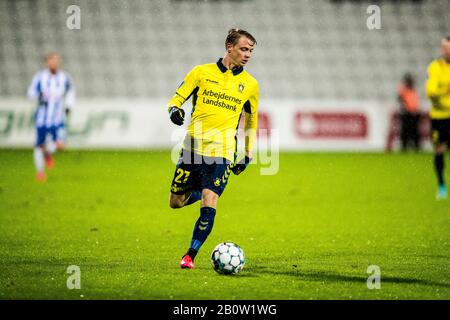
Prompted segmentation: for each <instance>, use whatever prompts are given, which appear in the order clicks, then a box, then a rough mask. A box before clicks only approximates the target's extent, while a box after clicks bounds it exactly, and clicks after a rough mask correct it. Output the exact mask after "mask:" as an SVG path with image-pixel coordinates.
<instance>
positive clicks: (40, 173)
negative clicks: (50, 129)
mask: <svg viewBox="0 0 450 320" xmlns="http://www.w3.org/2000/svg"><path fill="white" fill-rule="evenodd" d="M46 136H47V128H46V127H44V126H42V127H37V128H36V144H35V146H34V150H33V159H34V165H35V167H36V180H37V181H40V182H43V181H45V179H46V177H45V168H44V164H45V160H44V157H45V156H44V154H45V139H46Z"/></svg>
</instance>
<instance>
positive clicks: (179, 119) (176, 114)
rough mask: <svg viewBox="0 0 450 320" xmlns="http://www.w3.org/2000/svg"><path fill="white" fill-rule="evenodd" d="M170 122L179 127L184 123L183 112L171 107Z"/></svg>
mask: <svg viewBox="0 0 450 320" xmlns="http://www.w3.org/2000/svg"><path fill="white" fill-rule="evenodd" d="M169 116H170V120H171V121H172V122H173V123H175V124H176V125H177V126H181V125H182V124H183V122H184V110H183V109H181V108H177V107H171V108H170V110H169Z"/></svg>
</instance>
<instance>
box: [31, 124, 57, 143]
mask: <svg viewBox="0 0 450 320" xmlns="http://www.w3.org/2000/svg"><path fill="white" fill-rule="evenodd" d="M48 135H50V136H51V137H52V140H53V141H56V140H57V137H58V135H57V127H45V126H43V127H37V128H36V146H40V145H43V144H45V140H46V139H47V136H48Z"/></svg>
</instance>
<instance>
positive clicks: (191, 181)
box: [168, 29, 258, 269]
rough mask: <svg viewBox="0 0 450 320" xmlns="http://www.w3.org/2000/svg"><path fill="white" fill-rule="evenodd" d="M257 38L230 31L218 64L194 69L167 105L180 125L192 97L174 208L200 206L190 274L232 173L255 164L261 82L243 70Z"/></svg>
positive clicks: (185, 261) (188, 259)
mask: <svg viewBox="0 0 450 320" xmlns="http://www.w3.org/2000/svg"><path fill="white" fill-rule="evenodd" d="M255 45H256V40H255V38H254V37H253V36H252V35H251V34H250V33H248V32H247V31H245V30H241V29H231V30H230V31H229V32H228V35H227V38H226V40H225V49H226V53H225V55H224V57H223V58H220V59H219V60H218V61H217V62H216V63H209V64H204V65H198V66H196V67H194V68H193V69H192V70H191V71H190V72H189V73H188V74H187V76H186V77H185V79H184V81H183V82H182V83H181V85H180V86H179V87H178V89H177V90H176V92H175V95H174V96H173V97H172V99H171V100H170V101H169V103H168V109H169V115H170V119H171V121H172V122H173V123H174V124H176V125H182V124H183V122H184V115H185V112H184V110H183V109H182V108H181V107H182V105H183V103H184V102H186V100H188V99H189V98H190V97H192V105H193V106H192V111H191V122H190V123H189V126H188V129H187V134H186V138H185V140H184V143H183V148H182V150H181V154H180V158H179V161H178V163H177V165H176V168H175V174H174V177H173V180H172V185H171V189H170V191H171V193H170V207H171V208H174V209H176V208H182V207H184V206H186V205H190V204H192V203H195V202H196V201H198V200H201V208H200V217H199V218H198V220H197V222H196V223H195V226H194V231H193V235H192V240H191V243H190V247H189V250H188V251H187V252H186V254H185V255H184V256H183V257H182V259H181V263H180V264H181V268H189V269H192V268H193V267H194V258H195V256H196V254H197V252H198V251H199V249H200V247H201V246H202V244H203V243H204V242H205V240H206V238H207V237H208V235H209V234H210V233H211V230H212V227H213V224H214V217H215V215H216V207H217V201H218V198H219V197H220V196H221V194H222V193H223V191H224V189H225V186H226V184H227V182H228V178H229V175H230V173H231V172H233V173H234V174H236V175H237V174H240V173H241V172H242V171H243V170H245V168H246V167H247V165H248V164H249V163H250V161H251V159H252V151H253V145H254V142H255V139H256V129H257V121H258V113H257V108H258V82H257V81H256V80H255V78H253V77H252V76H251V75H250V74H249V73H248V72H247V71H245V70H244V66H245V65H246V64H247V62H248V61H249V60H250V58H251V56H252V53H253V48H254V46H255ZM244 113H245V131H246V139H245V157H244V158H243V159H241V160H240V161H238V162H237V163H235V160H236V151H237V129H238V125H239V120H240V118H241V116H242V114H244Z"/></svg>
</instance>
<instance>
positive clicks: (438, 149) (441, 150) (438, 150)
mask: <svg viewBox="0 0 450 320" xmlns="http://www.w3.org/2000/svg"><path fill="white" fill-rule="evenodd" d="M434 151H435V153H438V154H442V153H444V152H446V151H447V146H446V145H445V144H438V145H437V146H436V147H435V148H434Z"/></svg>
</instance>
